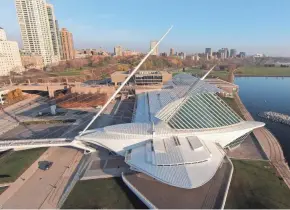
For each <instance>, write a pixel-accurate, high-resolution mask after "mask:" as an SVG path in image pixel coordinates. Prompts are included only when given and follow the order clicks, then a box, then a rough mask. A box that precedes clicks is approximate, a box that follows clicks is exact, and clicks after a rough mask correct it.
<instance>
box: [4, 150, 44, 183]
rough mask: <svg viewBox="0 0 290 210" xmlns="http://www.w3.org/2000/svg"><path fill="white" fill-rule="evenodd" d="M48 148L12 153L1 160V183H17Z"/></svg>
mask: <svg viewBox="0 0 290 210" xmlns="http://www.w3.org/2000/svg"><path fill="white" fill-rule="evenodd" d="M46 149H47V148H40V149H31V150H24V151H17V152H11V153H7V154H5V155H3V156H2V157H1V158H0V183H5V182H13V181H15V180H16V179H17V178H18V177H19V176H20V175H21V174H22V173H23V172H24V171H25V170H26V169H27V168H28V167H29V166H30V165H31V164H32V163H33V162H34V161H35V160H37V158H39V157H40V155H42V154H43V153H44V152H45V151H46Z"/></svg>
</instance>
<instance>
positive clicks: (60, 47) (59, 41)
mask: <svg viewBox="0 0 290 210" xmlns="http://www.w3.org/2000/svg"><path fill="white" fill-rule="evenodd" d="M55 27H56V31H57V34H58V36H57V37H58V47H59V54H60V59H62V58H63V52H62V43H61V34H60V31H59V25H58V20H55Z"/></svg>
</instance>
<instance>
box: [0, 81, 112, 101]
mask: <svg viewBox="0 0 290 210" xmlns="http://www.w3.org/2000/svg"><path fill="white" fill-rule="evenodd" d="M80 84H81V83H35V84H20V85H11V86H5V87H4V88H2V89H0V95H4V94H7V93H8V92H9V91H12V90H15V89H21V90H23V91H44V92H48V95H49V97H50V98H53V97H54V94H55V91H57V90H66V89H69V88H70V89H71V92H72V93H85V94H88V93H106V94H113V93H114V92H115V87H113V86H106V85H98V86H81V85H80Z"/></svg>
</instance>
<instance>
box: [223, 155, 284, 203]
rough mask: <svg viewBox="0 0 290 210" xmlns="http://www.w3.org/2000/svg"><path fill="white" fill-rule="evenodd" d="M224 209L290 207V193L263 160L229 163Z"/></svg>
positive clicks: (273, 170)
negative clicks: (228, 178)
mask: <svg viewBox="0 0 290 210" xmlns="http://www.w3.org/2000/svg"><path fill="white" fill-rule="evenodd" d="M232 162H233V164H234V174H233V178H232V182H231V186H230V190H229V194H228V198H227V202H226V208H227V209H254V208H260V209H265V208H267V209H270V208H271V209H280V208H290V190H289V188H288V187H287V186H286V184H285V183H284V181H283V180H280V179H279V177H278V176H277V174H276V170H275V169H274V168H273V167H272V166H270V164H269V162H266V161H245V160H232Z"/></svg>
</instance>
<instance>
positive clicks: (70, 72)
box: [50, 69, 85, 76]
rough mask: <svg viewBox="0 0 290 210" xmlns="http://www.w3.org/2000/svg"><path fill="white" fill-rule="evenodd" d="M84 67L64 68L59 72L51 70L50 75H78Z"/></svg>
mask: <svg viewBox="0 0 290 210" xmlns="http://www.w3.org/2000/svg"><path fill="white" fill-rule="evenodd" d="M84 70H85V69H66V70H64V71H60V72H51V73H50V74H51V76H78V75H81V73H82V71H84Z"/></svg>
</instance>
